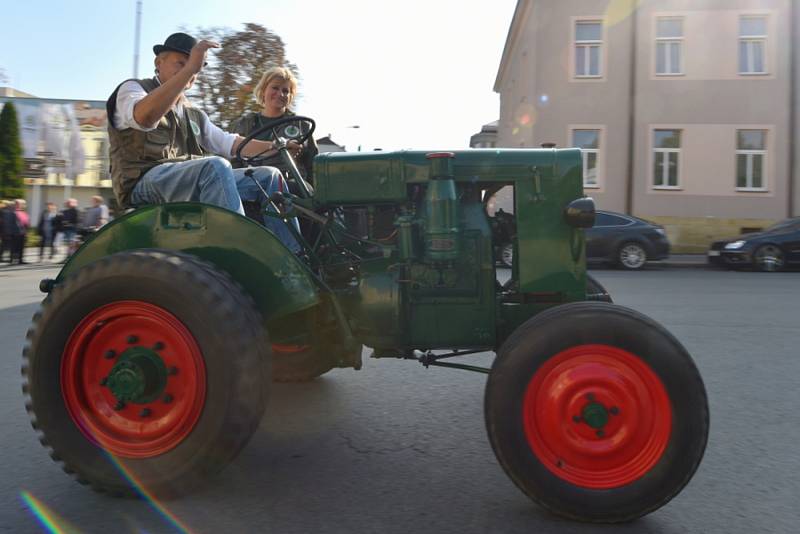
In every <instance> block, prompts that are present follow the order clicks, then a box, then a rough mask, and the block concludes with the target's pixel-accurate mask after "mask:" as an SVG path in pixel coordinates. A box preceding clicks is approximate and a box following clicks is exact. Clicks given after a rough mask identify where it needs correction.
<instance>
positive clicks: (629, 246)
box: [617, 243, 647, 271]
mask: <svg viewBox="0 0 800 534" xmlns="http://www.w3.org/2000/svg"><path fill="white" fill-rule="evenodd" d="M617 263H618V264H619V266H620V267H622V268H623V269H629V270H632V271H635V270H638V269H641V268H642V267H644V264H645V263H647V251H645V249H644V247H642V245H640V244H639V243H625V244H624V245H622V246H621V247H620V249H619V252H618V253H617Z"/></svg>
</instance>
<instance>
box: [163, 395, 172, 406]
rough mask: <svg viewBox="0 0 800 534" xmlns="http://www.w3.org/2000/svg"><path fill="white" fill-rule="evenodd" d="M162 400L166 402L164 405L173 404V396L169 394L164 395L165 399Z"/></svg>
mask: <svg viewBox="0 0 800 534" xmlns="http://www.w3.org/2000/svg"><path fill="white" fill-rule="evenodd" d="M161 400H163V401H164V404H169V403H170V402H172V395H170V394H169V393H167V394H166V395H164V398H162V399H161Z"/></svg>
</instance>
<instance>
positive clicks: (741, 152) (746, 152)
mask: <svg viewBox="0 0 800 534" xmlns="http://www.w3.org/2000/svg"><path fill="white" fill-rule="evenodd" d="M745 130H755V131H759V132H761V133H762V134H763V135H764V148H763V149H761V150H752V149H740V148H739V132H741V131H745ZM768 142H769V130H765V129H763V128H737V129H736V165H735V167H734V168H735V169H736V175H735V176H734V177H733V178H734V184H737V185H736V190H737V191H757V192H764V191H768V188H767V150H768V149H767V146H768ZM739 156H744V157H745V161H747V167H746V168H747V171H746V180H747V184H748V185H746V186H744V187H739V186H738V182H739V176H738V173H739ZM753 156H761V187H753V160H754V159H755V158H754V157H753Z"/></svg>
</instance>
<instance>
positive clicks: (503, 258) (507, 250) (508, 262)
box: [500, 243, 514, 268]
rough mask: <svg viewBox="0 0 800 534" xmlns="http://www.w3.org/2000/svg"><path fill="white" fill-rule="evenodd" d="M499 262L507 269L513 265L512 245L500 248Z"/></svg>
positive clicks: (507, 244)
mask: <svg viewBox="0 0 800 534" xmlns="http://www.w3.org/2000/svg"><path fill="white" fill-rule="evenodd" d="M500 262H501V263H502V264H503V265H504V266H506V267H509V268H510V267H511V266H512V265H514V245H513V244H512V243H506V244H505V245H503V246H502V247H501V248H500Z"/></svg>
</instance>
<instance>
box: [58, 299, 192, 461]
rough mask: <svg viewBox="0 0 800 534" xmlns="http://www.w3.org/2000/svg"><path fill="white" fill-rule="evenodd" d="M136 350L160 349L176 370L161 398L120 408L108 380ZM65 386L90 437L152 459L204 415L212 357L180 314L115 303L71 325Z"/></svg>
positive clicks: (73, 412) (73, 413)
mask: <svg viewBox="0 0 800 534" xmlns="http://www.w3.org/2000/svg"><path fill="white" fill-rule="evenodd" d="M131 348H137V349H142V348H147V349H150V350H152V351H154V353H155V354H157V357H158V358H160V360H162V361H163V364H164V366H165V367H166V369H168V370H169V371H168V372H167V373H166V374H167V375H168V376H167V377H166V381H165V387H164V388H163V391H160V392H159V394H158V396H157V398H156V399H154V400H152V401H151V402H147V403H131V402H129V403H126V404H125V405H124V406H122V407H120V406H119V402H118V399H117V398H116V397H115V396H114V394H113V393H112V391H111V389H110V388H109V387H108V386H107V385H106V384H105V380H104V379H106V378H107V377H108V376H109V374H110V373H111V372H112V369H113V368H114V366H115V362H116V361H117V360H118V359H119V358H120V357H121V355H124V354H125V351H126V350H128V349H131ZM109 351H113V354H112V353H110V352H109ZM61 391H62V395H63V397H64V402H65V404H66V407H67V410H68V411H69V414H70V417H72V420H73V421H74V422H75V423H76V425H77V426H78V428H80V430H81V432H83V434H84V435H85V436H86V437H87V438H88V439H90V440H91V441H92V442H94V443H95V444H97V445H99V446H101V447H103V448H104V449H105V450H107V451H108V452H110V453H112V454H114V455H115V456H120V457H124V458H149V457H153V456H158V455H160V454H164V453H166V452H167V451H170V450H171V449H173V448H174V447H176V446H177V445H178V444H179V443H181V442H182V441H183V440H184V439H185V438H186V436H188V435H189V433H190V432H191V431H192V429H193V428H194V426H195V424H196V423H197V421H198V419H199V418H200V414H201V413H202V411H203V406H204V404H205V396H206V370H205V363H204V361H203V357H202V353H201V352H200V348H199V347H198V345H197V342H196V341H195V339H194V336H193V335H192V334H191V332H189V330H188V329H187V328H186V326H185V325H184V324H183V323H181V322H180V321H179V320H178V319H177V318H176V317H175V316H174V315H172V314H171V313H169V312H168V311H166V310H164V309H163V308H161V307H159V306H156V305H153V304H149V303H146V302H140V301H120V302H114V303H112V304H108V305H106V306H103V307H101V308H98V309H97V310H95V311H93V312H92V313H90V314H89V315H88V316H87V317H86V318H84V319H83V320H82V321H81V322H80V324H78V326H77V327H76V328H75V329H74V330H73V331H72V334H71V335H70V337H69V340H68V341H67V344H66V347H65V349H64V353H63V357H62V360H61Z"/></svg>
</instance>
